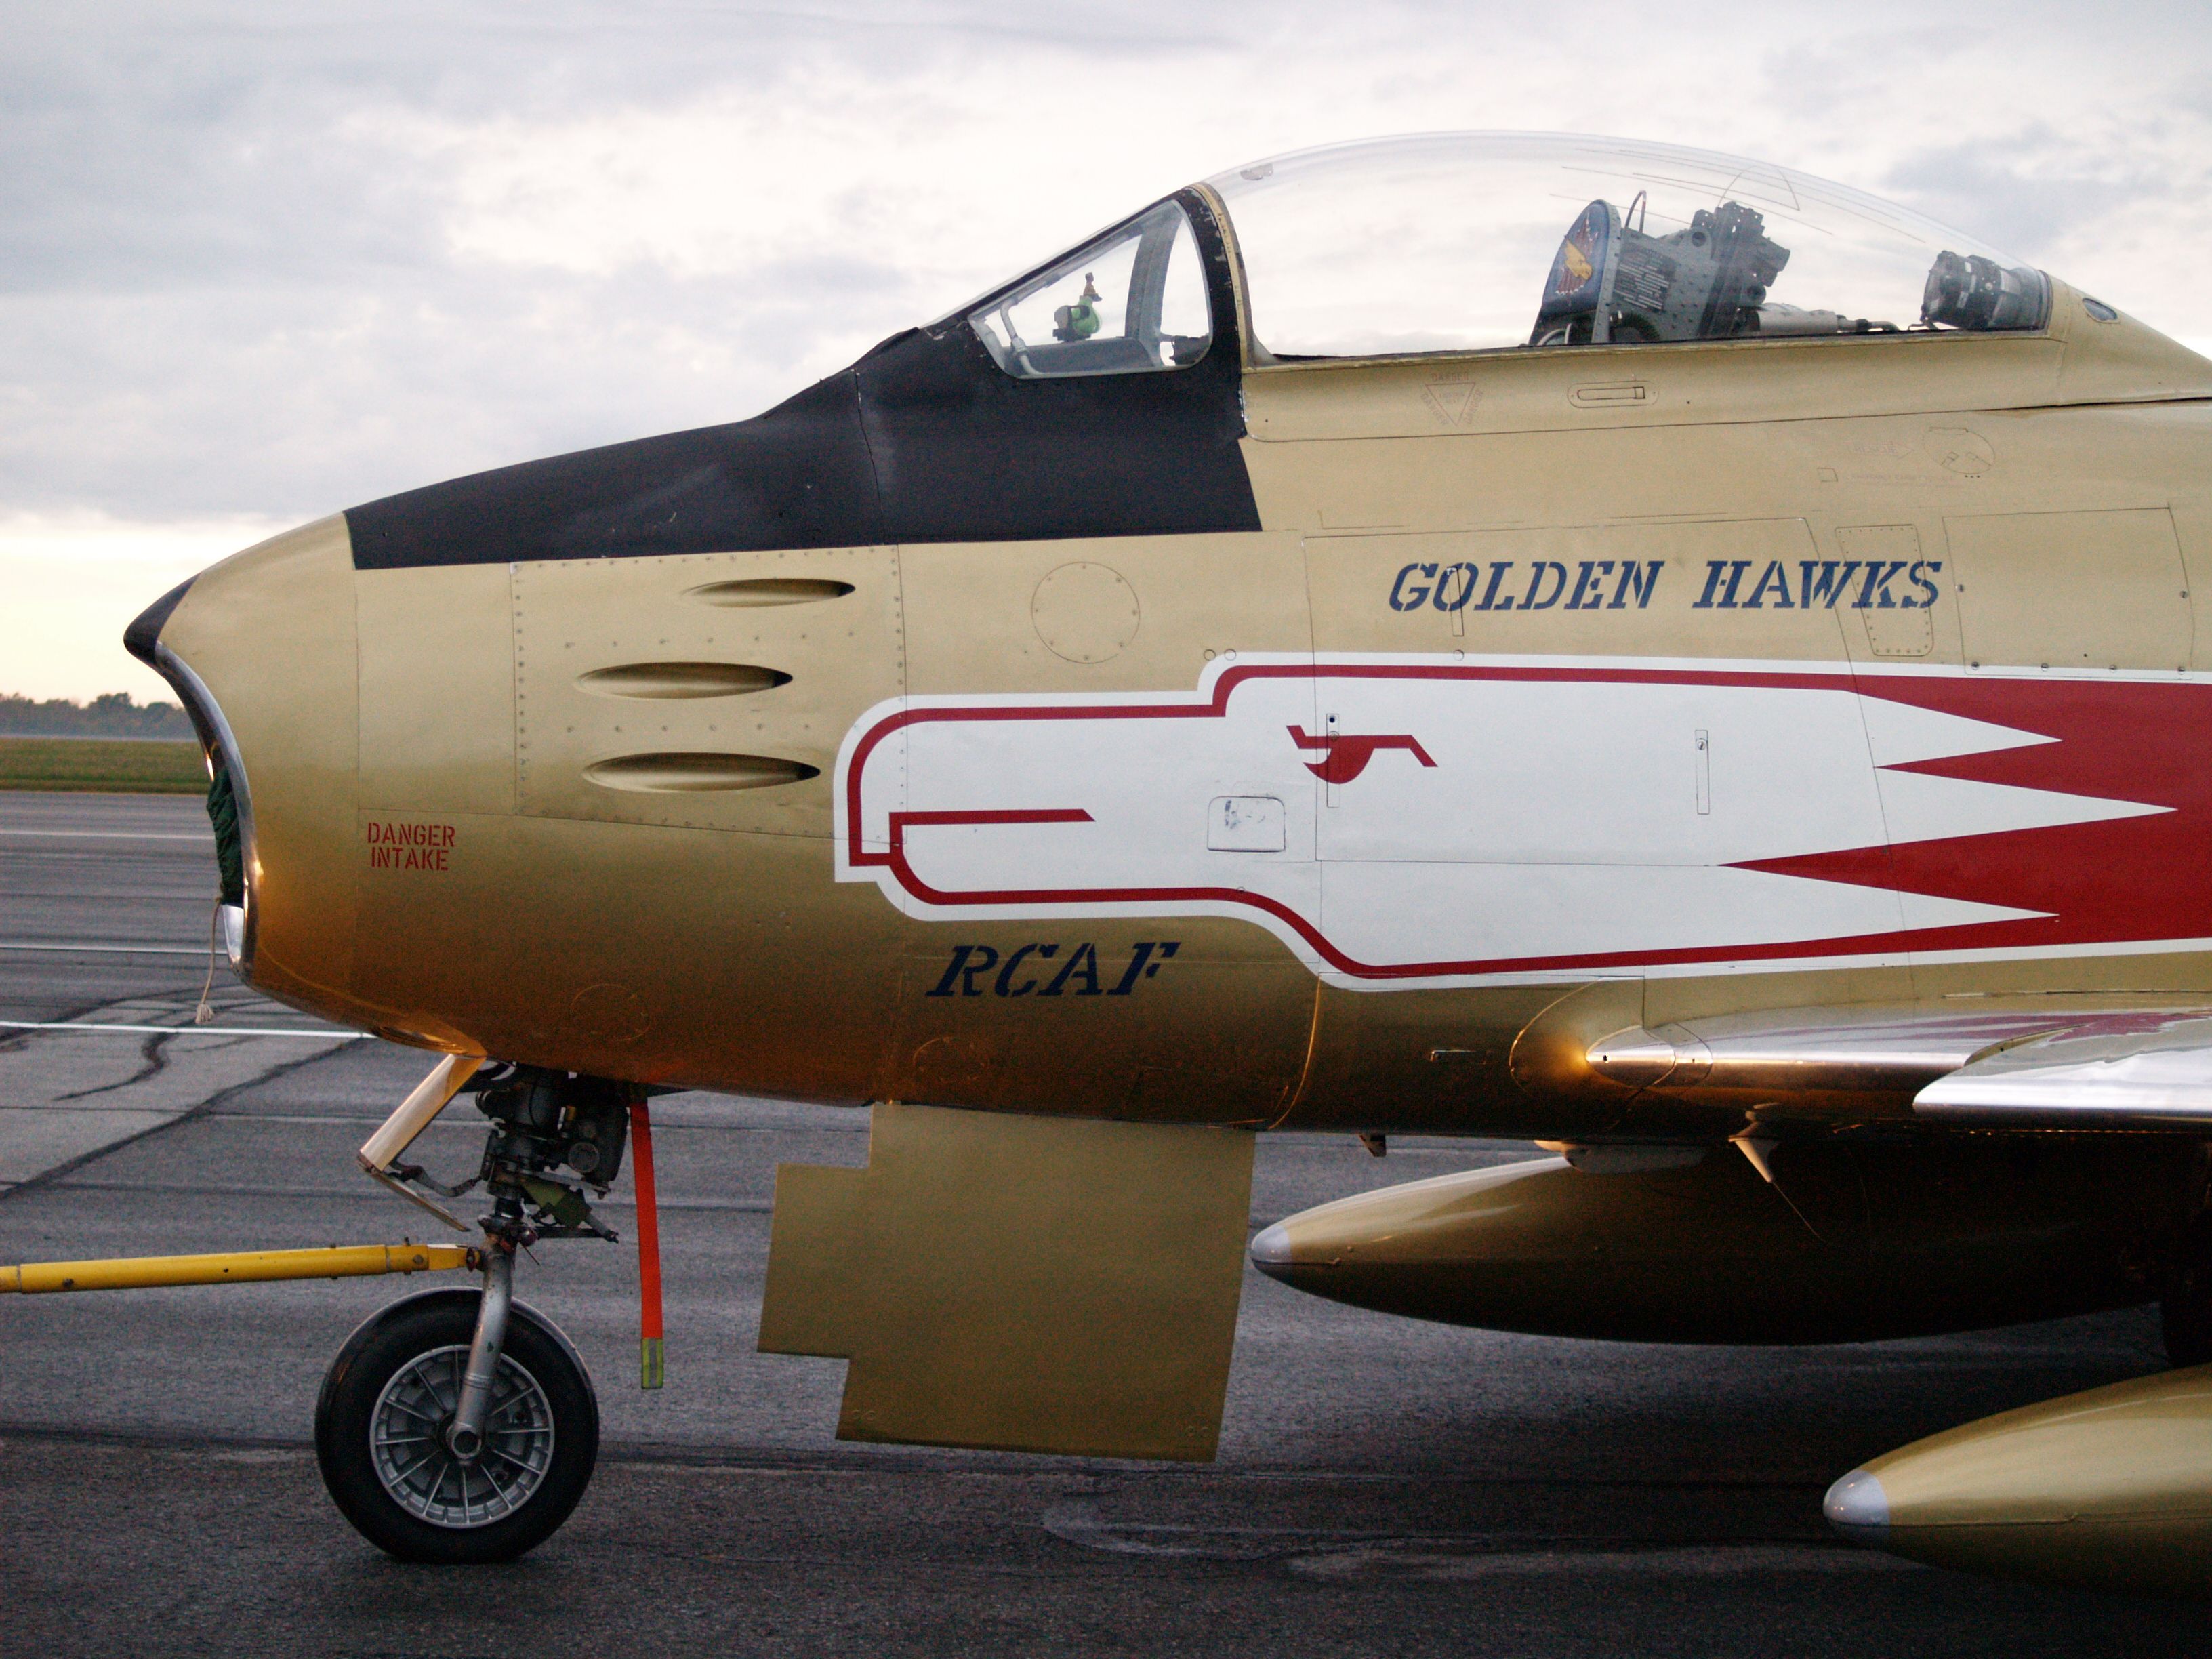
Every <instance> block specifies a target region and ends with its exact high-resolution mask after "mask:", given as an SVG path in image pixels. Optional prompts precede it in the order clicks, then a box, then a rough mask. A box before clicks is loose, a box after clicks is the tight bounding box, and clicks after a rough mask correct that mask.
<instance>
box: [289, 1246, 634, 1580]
mask: <svg viewBox="0 0 2212 1659" xmlns="http://www.w3.org/2000/svg"><path fill="white" fill-rule="evenodd" d="M477 1300H478V1292H477V1291H463V1290H438V1291H425V1292H424V1293H423V1294H422V1295H420V1296H414V1297H408V1298H407V1299H406V1300H405V1301H404V1302H395V1303H393V1304H392V1305H391V1306H390V1307H388V1308H386V1309H384V1310H381V1311H380V1312H379V1313H376V1314H374V1315H372V1316H370V1317H369V1318H368V1320H366V1321H365V1322H363V1323H362V1326H361V1328H359V1329H358V1330H356V1331H355V1332H354V1334H352V1335H351V1336H349V1337H348V1338H347V1339H346V1343H345V1346H343V1348H341V1349H339V1350H338V1357H337V1359H336V1360H334V1361H332V1362H331V1369H330V1371H329V1374H328V1375H327V1376H325V1377H324V1378H323V1389H322V1394H321V1395H320V1396H319V1398H318V1399H317V1401H315V1460H316V1462H318V1463H319V1464H320V1465H321V1466H322V1471H323V1484H324V1485H325V1486H327V1487H329V1488H330V1493H331V1498H332V1500H333V1501H334V1502H336V1504H337V1506H338V1509H339V1510H340V1511H341V1512H342V1513H343V1515H344V1516H345V1518H346V1519H347V1520H349V1521H350V1522H353V1524H354V1526H355V1527H356V1528H358V1529H359V1531H360V1533H361V1534H362V1537H364V1538H366V1539H368V1541H369V1542H370V1543H372V1544H374V1545H375V1546H376V1547H378V1548H379V1549H380V1550H382V1551H384V1552H385V1553H386V1554H388V1555H392V1556H396V1557H397V1558H398V1559H400V1560H402V1561H414V1562H423V1563H429V1564H434V1565H444V1566H459V1565H471V1564H474V1563H478V1562H486V1561H512V1560H513V1559H515V1558H516V1557H517V1556H519V1555H521V1554H523V1553H525V1552H526V1551H528V1550H531V1549H532V1548H535V1547H537V1546H538V1545H539V1544H541V1543H543V1542H544V1541H545V1540H546V1539H548V1538H550V1537H551V1536H552V1535H553V1534H554V1533H555V1532H556V1530H558V1529H559V1528H560V1526H561V1523H562V1522H564V1521H566V1520H567V1519H568V1515H569V1512H570V1511H571V1510H574V1508H575V1507H576V1504H577V1501H578V1500H579V1499H580V1498H582V1497H583V1495H584V1488H585V1487H586V1486H587V1485H589V1484H590V1482H591V1479H592V1465H593V1464H594V1463H596V1462H598V1461H599V1399H598V1397H597V1395H594V1394H593V1392H592V1380H591V1378H590V1377H589V1376H586V1374H585V1371H584V1367H583V1364H582V1362H581V1361H580V1360H579V1359H578V1358H577V1357H576V1351H575V1350H574V1348H573V1347H571V1346H569V1344H568V1338H566V1337H565V1336H563V1335H562V1334H561V1333H560V1332H559V1331H558V1330H557V1329H556V1328H554V1326H553V1325H552V1324H551V1323H550V1322H549V1321H547V1320H546V1319H544V1317H543V1316H540V1315H538V1314H537V1313H535V1312H533V1311H532V1310H530V1309H529V1308H526V1307H525V1306H524V1305H522V1304H520V1303H517V1304H514V1307H513V1311H512V1312H511V1313H510V1314H509V1316H508V1317H507V1340H506V1342H505V1343H504V1344H503V1345H502V1347H501V1355H500V1375H499V1384H498V1392H497V1394H496V1395H495V1407H494V1415H493V1419H492V1420H491V1421H489V1422H488V1423H487V1424H486V1438H487V1441H488V1442H489V1445H488V1447H487V1451H486V1454H485V1455H484V1456H483V1457H482V1458H479V1459H477V1460H474V1461H473V1462H469V1463H462V1462H459V1460H456V1459H454V1458H453V1456H452V1455H451V1454H450V1453H449V1452H447V1451H446V1450H445V1449H444V1447H443V1443H442V1440H441V1438H440V1437H439V1428H440V1425H437V1424H435V1423H434V1422H430V1421H428V1419H427V1416H426V1410H427V1411H435V1409H437V1407H439V1406H440V1405H442V1406H443V1407H444V1408H445V1409H446V1410H447V1412H448V1413H450V1409H451V1406H452V1399H453V1396H452V1390H451V1388H450V1386H449V1385H448V1379H449V1378H453V1379H457V1378H458V1376H459V1371H458V1369H457V1368H456V1367H455V1364H454V1360H453V1350H455V1349H458V1350H459V1357H460V1358H461V1359H462V1360H465V1358H466V1357H467V1353H468V1347H469V1343H470V1340H471V1338H472V1337H473V1336H474V1335H475V1334H476V1324H477ZM387 1390H390V1391H391V1392H390V1396H389V1398H387ZM418 1408H422V1409H418ZM418 1419H419V1420H418ZM380 1422H381V1423H383V1424H385V1425H394V1424H397V1425H401V1426H406V1427H410V1428H419V1429H420V1430H421V1431H422V1432H421V1433H420V1434H419V1435H418V1436H416V1439H419V1440H420V1441H421V1442H422V1444H421V1446H420V1447H419V1448H418V1447H416V1446H414V1445H407V1446H402V1445H401V1444H400V1443H399V1441H398V1439H397V1438H394V1437H391V1436H390V1435H389V1432H388V1429H387V1430H386V1431H382V1432H383V1434H384V1438H383V1444H382V1449H381V1453H380V1449H379V1447H378V1445H377V1444H375V1443H373V1441H374V1439H375V1437H377V1436H378V1435H379V1434H380V1430H379V1428H378V1425H379V1424H380ZM549 1444H550V1450H548V1449H545V1448H546V1447H547V1446H548V1445H549ZM380 1456H381V1458H382V1459H383V1460H384V1461H383V1462H382V1463H381V1465H380ZM418 1458H419V1459H426V1460H429V1461H428V1462H414V1461H411V1460H416V1459H418ZM401 1460H410V1461H409V1462H402V1461H401ZM439 1460H442V1462H441V1461H439ZM495 1471H498V1472H504V1473H505V1474H507V1477H508V1479H507V1482H506V1483H501V1481H499V1480H497V1478H496V1474H495V1473H494V1472H495ZM432 1477H435V1480H436V1481H437V1483H438V1484H437V1486H436V1487H435V1489H432V1490H430V1491H428V1492H427V1494H426V1492H425V1491H424V1490H423V1486H422V1483H423V1481H424V1480H428V1479H430V1478H432ZM449 1479H451V1480H453V1483H454V1484H453V1496H452V1497H451V1498H447V1496H446V1495H445V1494H446V1492H447V1480H449ZM472 1492H474V1493H475V1494H476V1497H477V1502H476V1504H474V1505H471V1493H472ZM493 1492H497V1493H499V1494H500V1495H499V1497H498V1498H494V1497H492V1496H490V1494H491V1493H493ZM457 1506H458V1510H459V1514H458V1516H457V1515H456V1514H455V1510H456V1507H457ZM478 1509H482V1510H487V1511H489V1516H483V1515H478V1514H477V1512H476V1511H477V1510H478Z"/></svg>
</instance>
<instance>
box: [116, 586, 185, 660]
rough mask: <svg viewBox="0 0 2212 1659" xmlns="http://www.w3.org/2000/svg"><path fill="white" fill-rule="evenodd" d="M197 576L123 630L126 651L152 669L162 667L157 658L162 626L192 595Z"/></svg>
mask: <svg viewBox="0 0 2212 1659" xmlns="http://www.w3.org/2000/svg"><path fill="white" fill-rule="evenodd" d="M197 580H199V578H198V577H197V576H188V577H186V578H185V580H183V581H180V582H179V583H178V584H177V585H176V586H174V587H173V588H171V589H170V590H169V591H168V592H166V593H164V594H162V595H161V598H160V599H156V600H155V601H154V603H153V604H151V605H148V606H147V607H146V608H145V609H144V610H143V611H140V612H139V613H138V614H137V616H136V617H132V618H131V626H130V627H128V628H126V629H124V630H123V648H124V649H125V651H128V652H129V653H131V655H132V656H134V657H136V658H137V659H138V660H139V661H140V662H143V663H144V664H145V665H146V666H147V667H149V668H151V669H155V670H159V669H160V667H161V662H160V660H159V659H158V658H157V657H156V655H155V650H156V647H159V645H160V644H161V625H162V624H163V623H166V622H167V621H168V620H169V616H170V613H171V612H173V611H175V610H176V608H177V605H178V603H179V601H180V600H182V599H183V598H184V597H185V594H187V593H189V592H191V587H192V584H193V583H194V582H196V581H197Z"/></svg>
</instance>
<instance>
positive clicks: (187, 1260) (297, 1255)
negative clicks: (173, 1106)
mask: <svg viewBox="0 0 2212 1659" xmlns="http://www.w3.org/2000/svg"><path fill="white" fill-rule="evenodd" d="M480 1261H481V1258H480V1257H479V1255H478V1253H477V1251H475V1250H473V1249H467V1248H465V1247H464V1246H462V1245H459V1244H333V1245H331V1247H330V1248H329V1249H320V1250H234V1251H230V1252H228V1253H227V1254H225V1255H140V1256H118V1257H115V1258H113V1259H112V1260H109V1261H27V1262H25V1263H24V1264H23V1265H22V1266H21V1267H0V1296H5V1295H7V1294H9V1292H10V1291H20V1292H21V1293H22V1294H23V1295H25V1296H39V1295H42V1294H45V1293H46V1292H48V1291H138V1290H148V1289H151V1288H154V1287H155V1286H158V1285H246V1284H252V1283H254V1282H256V1281H258V1280H264V1279H362V1278H368V1277H373V1276H374V1275H375V1274H378V1273H444V1272H449V1271H451V1270H452V1269H453V1268H457V1267H477V1266H478V1265H480Z"/></svg>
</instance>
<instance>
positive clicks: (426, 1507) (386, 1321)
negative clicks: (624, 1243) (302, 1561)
mask: <svg viewBox="0 0 2212 1659" xmlns="http://www.w3.org/2000/svg"><path fill="white" fill-rule="evenodd" d="M434 1076H435V1074H434ZM419 1092H420V1091H418V1093H419ZM460 1092H468V1093H474V1094H475V1095H476V1096H477V1106H478V1108H479V1109H481V1110H482V1111H483V1114H484V1115H486V1116H487V1117H489V1118H490V1119H491V1120H492V1127H491V1133H490V1135H489V1139H488V1140H487V1142H486V1145H485V1147H484V1155H483V1165H482V1167H481V1168H480V1169H479V1170H478V1172H477V1175H476V1176H474V1177H472V1178H471V1179H470V1180H468V1181H465V1182H462V1183H460V1184H459V1186H456V1187H447V1186H443V1185H441V1184H440V1183H439V1182H436V1181H435V1180H433V1179H431V1178H430V1177H429V1176H428V1175H427V1174H426V1173H425V1172H424V1171H423V1170H421V1169H420V1168H418V1167H416V1166H415V1165H412V1164H401V1163H398V1161H397V1156H398V1152H399V1151H404V1146H402V1147H399V1148H397V1149H394V1150H393V1151H392V1152H391V1153H390V1154H389V1158H390V1161H388V1162H384V1161H374V1162H373V1161H372V1160H370V1159H369V1158H368V1156H367V1152H368V1149H364V1160H363V1161H364V1163H365V1164H369V1166H370V1169H371V1173H373V1174H375V1175H377V1176H379V1178H380V1179H383V1180H385V1181H386V1182H387V1183H388V1184H393V1185H400V1186H403V1188H404V1189H405V1190H407V1191H408V1192H409V1195H410V1196H412V1197H415V1198H416V1199H417V1200H418V1201H426V1202H427V1200H424V1199H423V1198H422V1192H421V1190H420V1189H422V1188H428V1190H429V1191H431V1192H435V1193H437V1194H441V1195H442V1196H444V1197H447V1198H457V1197H459V1196H460V1195H461V1194H464V1193H465V1192H467V1191H468V1190H469V1189H470V1188H474V1187H476V1186H477V1185H479V1184H481V1185H482V1186H483V1188H484V1191H485V1193H486V1194H487V1195H488V1196H489V1198H490V1200H491V1213H490V1214H489V1215H487V1216H485V1217H483V1220H482V1223H481V1225H482V1227H483V1248H482V1259H483V1289H482V1290H481V1291H464V1290H440V1291H428V1292H426V1293H424V1294H422V1295H421V1296H416V1297H409V1298H407V1299H406V1300H405V1301H403V1302H398V1303H395V1304H392V1306H391V1307H389V1308H386V1309H385V1310H383V1311H381V1312H380V1313H378V1314H376V1315H374V1316H372V1317H371V1318H370V1319H368V1321H367V1322H365V1323H363V1324H362V1326H361V1328H359V1329H358V1330H356V1331H355V1332H354V1334H352V1335H351V1336H350V1337H349V1338H348V1339H347V1340H346V1344H345V1346H344V1347H343V1348H342V1349H340V1350H339V1352H338V1357H337V1360H336V1361H335V1362H334V1363H333V1364H331V1369H330V1373H329V1375H328V1376H325V1378H324V1381H323V1389H322V1394H321V1396H320V1398H319V1400H318V1401H317V1402H316V1406H315V1454H316V1459H317V1461H318V1462H319V1464H320V1465H321V1468H322V1472H323V1481H324V1484H325V1486H328V1487H329V1488H330V1493H331V1498H333V1499H334V1500H335V1501H336V1502H337V1506H338V1508H339V1510H341V1511H342V1512H343V1514H344V1516H345V1517H346V1519H348V1520H349V1521H350V1522H353V1524H354V1525H355V1527H356V1528H359V1530H360V1531H361V1533H362V1535H363V1536H365V1537H366V1538H368V1541H370V1542H371V1543H373V1544H374V1545H376V1546H377V1547H379V1548H380V1549H382V1550H384V1551H386V1553H389V1554H392V1555H394V1556H397V1557H398V1558H399V1559H401V1560H403V1561H416V1562H426V1563H437V1564H443V1565H460V1564H465V1563H473V1562H486V1561H507V1560H512V1559H513V1558H514V1557H516V1556H518V1555H520V1554H522V1553H524V1552H525V1551H526V1550H528V1549H530V1548H532V1547H533V1546H535V1545H537V1544H539V1543H541V1542H543V1541H544V1540H545V1539H546V1538H548V1537H550V1536H551V1535H552V1534H553V1533H554V1532H555V1530H556V1529H557V1528H559V1527H560V1525H561V1523H562V1522H564V1521H566V1520H567V1519H568V1514H569V1511H571V1510H574V1508H575V1506H576V1504H577V1502H578V1500H579V1499H580V1498H582V1497H583V1495H584V1488H585V1486H586V1485H587V1484H589V1482H590V1480H591V1478H592V1465H593V1464H594V1463H595V1462H597V1460H598V1456H599V1401H598V1397H597V1396H596V1395H595V1394H594V1393H593V1392H592V1383H591V1379H590V1377H589V1376H586V1374H585V1370H584V1366H583V1363H582V1361H581V1360H580V1359H579V1358H577V1355H576V1351H575V1349H574V1347H573V1346H570V1344H569V1342H568V1338H566V1337H565V1336H563V1335H562V1334H561V1333H560V1331H559V1330H558V1329H557V1328H555V1326H554V1325H553V1324H552V1322H550V1321H549V1320H547V1319H545V1318H544V1316H542V1315H540V1314H538V1313H537V1312H536V1311H534V1310H532V1309H531V1308H529V1307H527V1306H526V1305H525V1304H521V1303H519V1302H516V1301H515V1300H514V1266H515V1257H516V1255H517V1254H518V1253H519V1252H521V1251H524V1250H526V1249H528V1248H529V1247H530V1246H531V1245H532V1244H535V1243H538V1241H539V1240H541V1239H549V1238H574V1237H593V1238H602V1239H608V1240H612V1239H613V1238H614V1237H615V1235H614V1234H613V1233H612V1232H611V1231H609V1230H608V1229H607V1228H606V1227H605V1226H604V1225H601V1224H600V1222H599V1218H597V1217H596V1216H595V1215H594V1214H593V1213H592V1208H591V1205H590V1203H589V1201H588V1200H586V1197H585V1194H584V1187H585V1186H586V1184H588V1185H589V1186H590V1187H591V1188H593V1189H594V1190H595V1191H596V1192H598V1193H601V1194H604V1193H605V1191H606V1189H607V1187H608V1185H609V1183H611V1182H612V1181H613V1179H614V1176H615V1175H616V1173H617V1171H618V1170H620V1168H621V1165H622V1156H623V1143H624V1139H625V1132H626V1130H627V1127H628V1125H629V1115H630V1110H631V1108H632V1106H633V1105H634V1104H635V1103H636V1101H637V1099H638V1098H639V1095H638V1091H635V1090H633V1089H631V1088H629V1086H628V1085H622V1084H617V1083H611V1082H608V1081H606V1080H605V1079H598V1078H588V1077H571V1076H569V1075H568V1074H567V1073H560V1072H547V1071H543V1070H539V1069H538V1068H534V1067H526V1066H514V1067H498V1068H492V1069H488V1070H486V1071H484V1072H482V1073H478V1074H477V1076H476V1077H475V1078H473V1079H471V1080H470V1081H469V1082H467V1083H465V1084H464V1085H461V1090H460ZM403 1110H405V1109H404V1108H403ZM640 1114H642V1108H640ZM427 1122H428V1117H422V1119H421V1121H420V1122H417V1123H416V1124H414V1125H413V1126H412V1131H413V1133H420V1130H421V1128H422V1126H423V1125H424V1124H427ZM380 1133H382V1132H380ZM409 1138H410V1139H411V1138H412V1135H411V1134H410V1137H409ZM376 1145H377V1142H376V1141H375V1140H372V1141H371V1143H370V1146H371V1147H374V1146H376ZM643 1196H644V1195H643V1194H641V1200H642V1198H643ZM431 1207H433V1208H438V1207H440V1206H435V1205H432V1206H431ZM441 1213H444V1212H443V1211H442V1209H441ZM653 1334H654V1335H656V1336H657V1334H658V1332H657V1329H656V1330H655V1331H654V1332H653ZM653 1346H655V1347H656V1348H657V1346H658V1344H657V1342H656V1343H655V1344H654V1345H653ZM656 1357H657V1356H656Z"/></svg>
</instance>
